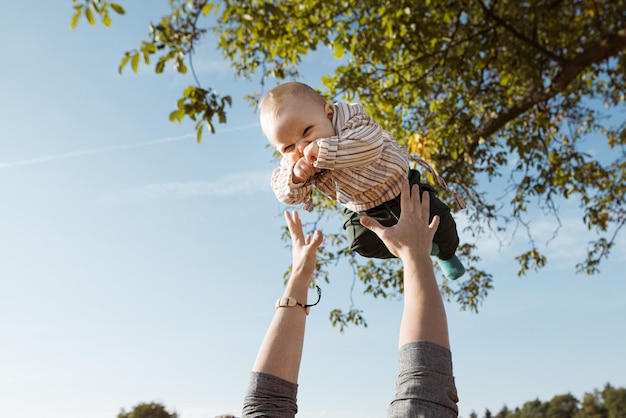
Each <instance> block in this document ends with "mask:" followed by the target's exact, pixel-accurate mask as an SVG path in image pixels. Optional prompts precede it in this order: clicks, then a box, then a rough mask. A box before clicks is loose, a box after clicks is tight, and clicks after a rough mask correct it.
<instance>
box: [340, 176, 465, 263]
mask: <svg viewBox="0 0 626 418" xmlns="http://www.w3.org/2000/svg"><path fill="white" fill-rule="evenodd" d="M420 178H421V175H420V172H419V171H417V170H410V171H409V184H411V185H413V184H417V185H419V189H420V196H421V195H422V192H423V191H424V190H427V191H428V192H429V194H430V218H429V221H431V220H432V219H433V217H434V216H435V215H439V218H440V222H439V228H437V232H436V233H435V236H434V238H433V242H435V243H437V245H438V246H439V254H438V257H439V258H440V259H442V260H447V259H449V258H450V257H452V256H453V255H454V252H455V251H456V248H457V247H458V245H459V235H458V233H457V230H456V223H455V222H454V219H453V218H452V215H451V214H450V208H449V207H448V206H447V205H446V204H445V203H443V202H442V201H441V200H439V199H438V198H437V196H436V193H435V189H434V188H433V187H432V186H430V185H429V184H424V183H420ZM365 215H367V216H370V217H372V218H374V219H376V220H377V221H378V222H380V223H381V225H383V226H393V225H395V224H396V223H398V219H399V218H400V196H399V195H398V196H396V197H395V198H394V199H392V200H390V201H388V202H385V203H383V204H381V205H378V206H376V207H375V208H372V209H369V210H366V211H362V212H353V211H351V210H349V209H344V210H343V219H344V224H343V229H345V230H346V233H347V235H348V243H349V244H350V249H351V250H353V251H356V252H357V253H359V254H361V255H362V256H363V257H367V258H393V257H394V255H393V254H391V253H390V252H389V250H388V249H387V247H386V246H385V244H384V243H383V242H382V241H381V239H380V238H378V235H376V234H375V233H374V232H372V231H370V230H369V229H367V228H365V227H364V226H363V225H361V223H360V221H359V220H360V219H361V218H362V217H363V216H365Z"/></svg>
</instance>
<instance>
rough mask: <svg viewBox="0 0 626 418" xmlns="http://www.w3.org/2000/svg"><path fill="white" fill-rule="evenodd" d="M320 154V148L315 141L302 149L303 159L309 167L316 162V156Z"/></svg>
mask: <svg viewBox="0 0 626 418" xmlns="http://www.w3.org/2000/svg"><path fill="white" fill-rule="evenodd" d="M319 153H320V147H319V145H317V142H316V141H313V142H311V143H310V144H309V145H307V146H306V147H305V148H304V159H305V160H307V162H308V163H309V164H311V165H314V164H315V163H316V162H317V156H318V155H319Z"/></svg>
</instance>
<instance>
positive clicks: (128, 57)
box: [117, 52, 130, 74]
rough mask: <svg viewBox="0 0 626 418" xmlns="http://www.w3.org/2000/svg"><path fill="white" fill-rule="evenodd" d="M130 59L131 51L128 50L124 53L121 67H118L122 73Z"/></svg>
mask: <svg viewBox="0 0 626 418" xmlns="http://www.w3.org/2000/svg"><path fill="white" fill-rule="evenodd" d="M129 59H130V53H129V52H126V53H125V54H124V57H123V58H122V61H121V62H120V67H119V68H118V69H117V71H118V72H119V73H120V74H122V70H123V69H124V67H125V66H126V64H127V63H128V60H129Z"/></svg>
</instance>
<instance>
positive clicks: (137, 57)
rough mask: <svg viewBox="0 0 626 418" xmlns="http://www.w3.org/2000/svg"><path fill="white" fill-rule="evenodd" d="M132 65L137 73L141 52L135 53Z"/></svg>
mask: <svg viewBox="0 0 626 418" xmlns="http://www.w3.org/2000/svg"><path fill="white" fill-rule="evenodd" d="M130 66H131V68H132V69H133V72H134V73H135V74H137V72H138V71H139V53H135V54H134V55H133V58H132V60H131V62H130Z"/></svg>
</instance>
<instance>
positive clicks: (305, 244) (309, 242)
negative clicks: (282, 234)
mask: <svg viewBox="0 0 626 418" xmlns="http://www.w3.org/2000/svg"><path fill="white" fill-rule="evenodd" d="M285 221H286V222H287V227H288V228H289V234H290V235H291V250H292V254H293V259H292V277H296V276H297V277H303V278H307V279H308V280H309V282H310V281H311V280H312V278H313V272H314V271H315V263H316V260H317V255H316V253H317V248H318V247H319V246H320V244H321V243H322V240H323V236H322V232H321V231H315V232H314V233H313V237H311V235H309V234H307V235H306V236H305V235H304V231H303V230H302V221H301V220H300V216H299V215H298V212H297V211H295V210H294V211H293V212H292V213H289V212H288V211H285Z"/></svg>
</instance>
